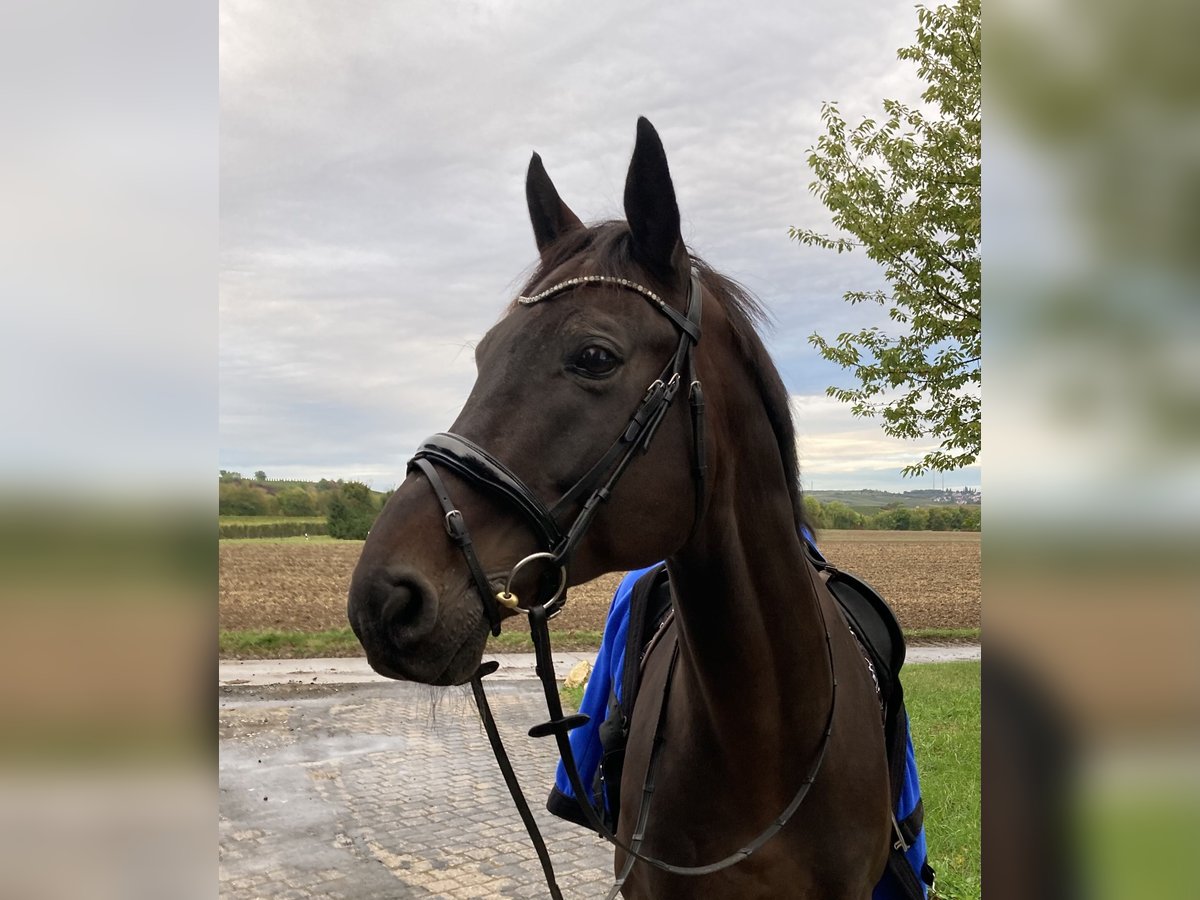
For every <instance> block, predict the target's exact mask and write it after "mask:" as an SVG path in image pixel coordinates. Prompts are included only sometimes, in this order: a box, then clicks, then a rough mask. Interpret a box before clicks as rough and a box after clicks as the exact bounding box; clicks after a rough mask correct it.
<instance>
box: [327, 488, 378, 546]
mask: <svg viewBox="0 0 1200 900" xmlns="http://www.w3.org/2000/svg"><path fill="white" fill-rule="evenodd" d="M378 514H379V510H378V509H377V508H376V507H375V500H374V497H373V496H372V495H371V489H370V488H369V487H367V486H366V485H365V484H362V483H360V482H357V481H348V482H346V483H345V484H343V485H342V486H341V487H340V488H339V489H338V491H337V492H336V494H334V496H333V498H332V499H331V500H330V501H329V517H328V523H329V533H330V534H331V535H332V536H333V537H335V538H341V539H343V540H352V541H361V540H363V539H364V538H366V536H367V532H368V531H370V530H371V526H372V525H373V524H375V517H376V516H377V515H378Z"/></svg>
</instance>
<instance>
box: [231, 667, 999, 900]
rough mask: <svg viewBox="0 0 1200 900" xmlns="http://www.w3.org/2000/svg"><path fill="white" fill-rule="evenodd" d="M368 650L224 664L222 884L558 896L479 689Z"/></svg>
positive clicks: (350, 897)
mask: <svg viewBox="0 0 1200 900" xmlns="http://www.w3.org/2000/svg"><path fill="white" fill-rule="evenodd" d="M916 649H917V648H913V649H912V650H910V657H909V658H910V660H913V661H915V660H914V652H915V650H916ZM925 649H932V648H925ZM943 649H945V648H943ZM951 649H953V650H954V651H955V652H954V654H953V655H954V656H958V657H962V656H965V657H966V658H979V650H978V648H977V647H976V648H951ZM943 655H944V654H943ZM576 656H577V657H578V658H581V659H582V658H590V656H591V654H577V655H572V654H556V663H557V669H558V671H559V674H560V675H561V674H563V673H565V672H566V671H567V669H568V668H569V666H570V664H572V663H573V662H574V661H576ZM503 662H504V663H505V665H504V668H503V669H502V671H507V672H508V676H507V677H508V679H509V680H507V681H505V680H503V679H502V678H501V677H500V676H501V673H497V675H495V676H493V677H492V679H489V682H491V683H492V684H491V687H490V689H489V697H490V698H491V702H492V705H493V707H494V708H495V712H496V718H497V719H498V721H499V722H500V727H501V731H502V733H503V735H504V738H505V742H506V744H507V746H508V748H509V752H510V754H511V755H512V758H513V763H514V766H515V768H516V770H517V774H518V777H519V778H520V779H521V783H522V785H524V787H525V789H526V791H527V793H528V795H529V797H530V803H531V805H532V806H533V807H534V812H535V815H536V816H537V818H538V821H539V823H540V824H541V826H542V829H543V834H544V835H545V837H546V842H547V844H548V845H549V846H550V848H551V853H552V856H553V859H554V862H555V868H556V870H557V871H558V874H559V881H560V884H561V885H562V887H563V891H564V894H565V895H566V896H567V897H589V898H590V897H598V896H603V894H604V892H605V890H606V889H607V887H608V885H609V884H610V883H611V877H612V876H611V864H612V854H611V851H610V850H609V849H608V847H607V846H606V845H605V844H603V843H602V842H601V841H600V840H599V839H598V838H596V837H594V836H592V835H591V834H590V833H589V832H587V831H585V830H584V829H582V828H579V827H577V826H574V825H570V824H568V823H566V822H562V821H560V820H558V819H555V818H553V817H552V816H550V815H549V813H546V812H545V811H544V809H543V808H542V801H543V800H544V798H545V792H546V791H547V790H548V788H549V786H550V784H551V783H552V779H553V771H554V764H555V754H554V751H553V748H552V746H551V745H550V744H548V743H547V742H545V741H534V740H532V739H530V738H528V737H526V736H525V730H526V729H527V728H528V727H529V726H530V725H531V724H533V723H535V722H540V721H542V719H544V718H545V710H544V707H543V706H542V702H543V701H542V700H541V696H540V692H539V687H538V684H537V682H536V681H534V680H532V677H531V676H532V669H531V667H530V668H529V669H528V670H527V669H526V667H525V666H526V662H527V660H525V659H523V658H520V657H508V656H506V657H504V658H503ZM347 664H349V665H347ZM360 665H361V661H355V660H288V661H279V662H278V663H275V664H273V665H267V666H263V665H262V664H261V663H255V664H243V665H230V664H228V663H222V664H221V667H220V674H219V678H220V680H221V682H222V683H221V685H220V687H219V689H218V690H219V697H220V717H219V719H220V752H221V759H220V778H219V782H220V851H219V853H220V884H221V888H220V895H221V897H223V898H228V900H257V898H278V900H302V898H310V897H311V898H317V897H321V898H325V897H328V898H334V900H338V898H345V900H374V898H379V900H384V898H386V900H405V898H430V897H437V898H468V897H496V898H517V897H544V896H546V889H545V885H544V883H543V881H542V875H541V869H540V867H539V866H538V864H537V859H536V857H535V856H534V854H533V851H532V849H531V848H530V847H529V845H528V841H527V838H526V835H525V831H524V829H523V828H522V826H521V822H520V819H519V818H518V816H517V813H516V811H515V810H514V809H513V807H512V802H511V800H510V798H509V796H508V792H507V791H506V789H505V787H504V782H503V780H502V778H501V777H500V774H499V772H498V771H497V769H496V766H495V762H494V760H493V759H492V755H491V751H490V749H489V748H488V744H487V738H486V736H485V735H484V734H483V731H482V729H481V727H480V725H479V722H478V719H477V718H476V715H475V709H474V703H473V701H472V699H471V696H470V692H469V691H468V690H467V689H465V688H463V689H458V688H450V689H434V688H428V687H423V686H420V685H413V684H405V683H400V682H393V681H387V680H385V679H382V678H380V677H379V676H376V675H373V674H369V673H368V671H366V670H363V669H360V668H358V667H359V666H360Z"/></svg>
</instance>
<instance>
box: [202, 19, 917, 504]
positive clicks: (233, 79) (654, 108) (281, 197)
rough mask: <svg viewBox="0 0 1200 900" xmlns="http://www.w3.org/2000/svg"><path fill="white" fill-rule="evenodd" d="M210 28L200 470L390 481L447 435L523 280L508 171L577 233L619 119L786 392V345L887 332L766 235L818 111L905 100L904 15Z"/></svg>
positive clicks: (599, 190) (800, 196) (276, 23)
mask: <svg viewBox="0 0 1200 900" xmlns="http://www.w3.org/2000/svg"><path fill="white" fill-rule="evenodd" d="M220 18H221V166H220V174H221V275H220V312H221V356H220V358H221V426H220V427H221V466H222V467H223V468H232V469H241V470H248V471H253V470H255V469H259V468H264V469H266V470H267V471H268V472H275V471H284V470H288V471H299V470H301V469H303V470H304V471H311V472H314V473H320V474H327V475H329V476H331V477H337V476H339V475H345V474H346V473H348V472H350V471H351V470H353V471H355V472H379V473H384V474H383V475H381V476H380V477H382V478H384V479H385V480H386V479H387V478H388V475H387V473H395V474H394V476H393V478H392V480H393V481H394V480H398V479H399V477H401V476H402V473H401V472H400V471H399V468H401V467H402V463H403V460H404V459H405V458H406V457H407V453H408V452H409V451H410V450H411V449H412V448H413V447H414V446H415V444H416V442H417V441H418V440H420V438H421V437H423V436H425V435H426V434H429V433H431V432H434V431H438V430H442V429H444V428H446V427H448V426H449V424H450V422H451V421H452V420H453V417H454V413H455V412H456V410H457V409H458V407H459V406H460V405H461V403H462V401H463V400H465V398H466V395H467V392H468V390H469V387H470V384H471V381H472V379H473V361H472V359H471V353H470V348H471V346H472V344H473V342H474V341H476V340H478V338H479V337H481V336H482V334H483V333H484V332H485V331H486V330H487V329H488V328H489V327H490V326H491V325H492V324H493V323H494V322H495V320H496V318H497V317H498V316H499V314H500V312H501V310H502V309H503V307H504V305H505V303H506V302H507V301H508V300H509V299H511V297H512V295H513V294H514V293H515V290H516V289H517V287H519V284H520V281H521V278H522V275H523V274H524V273H525V272H527V271H528V269H529V267H530V266H531V264H532V263H533V261H534V248H533V241H532V235H531V231H530V228H529V224H528V220H527V214H526V212H525V201H524V172H525V166H526V165H527V163H528V160H529V155H530V153H531V151H533V150H534V149H536V150H538V151H539V152H541V154H542V156H543V158H544V160H545V162H546V165H547V167H548V169H549V171H550V173H551V176H552V177H553V178H554V179H555V182H556V184H557V185H558V187H559V190H560V192H561V193H562V195H563V197H564V198H565V199H566V200H567V202H568V203H569V204H570V205H571V206H572V207H573V208H574V209H575V211H576V212H577V213H579V214H580V215H581V216H582V217H583V218H584V219H585V220H596V219H603V218H609V217H613V216H619V215H620V214H621V204H620V200H621V194H622V188H623V184H624V177H625V169H626V166H627V165H628V160H629V151H630V149H631V148H632V144H633V136H634V122H635V120H636V117H637V116H638V115H641V114H645V115H648V116H649V117H650V118H651V120H652V121H654V122H655V124H656V126H657V127H658V128H659V131H660V133H661V134H662V136H663V139H664V142H665V144H666V147H667V153H668V157H669V159H670V164H671V169H672V173H673V177H674V181H675V185H676V190H677V193H678V196H679V201H680V206H681V212H682V216H683V229H684V236H685V238H686V239H687V240H688V241H689V242H690V243H691V244H692V245H693V247H694V248H695V249H696V250H697V251H698V252H699V253H701V254H702V255H704V256H705V257H706V258H707V259H708V261H709V262H710V263H712V264H713V265H715V266H716V267H718V268H719V269H721V270H722V271H724V272H726V273H728V274H729V275H731V276H733V277H735V278H737V279H739V280H741V281H742V282H744V283H745V284H746V285H747V286H748V287H749V288H750V289H752V290H753V291H755V292H756V293H758V294H759V295H760V297H761V298H762V299H763V300H764V302H765V303H766V305H767V306H768V307H769V308H770V309H771V310H772V312H773V314H774V317H775V319H776V322H777V328H776V330H775V331H774V332H773V333H772V334H771V335H770V336H769V338H768V346H769V348H770V349H771V351H772V352H773V354H774V355H775V358H776V360H777V362H778V364H779V366H780V368H781V371H782V372H783V373H784V377H785V379H786V381H787V383H788V385H789V387H790V388H791V389H792V390H793V391H795V392H797V393H800V394H807V393H810V392H817V391H820V390H821V389H823V388H824V386H825V384H828V383H831V382H832V381H833V380H835V379H836V377H837V375H838V372H837V370H835V369H834V370H831V367H830V366H829V364H827V363H824V362H823V361H820V360H819V359H817V358H816V354H815V352H814V351H813V350H812V349H811V348H810V347H808V346H807V343H806V338H807V336H808V334H810V333H811V332H812V331H814V330H817V331H821V332H822V333H826V332H834V333H836V332H837V331H843V330H854V329H857V328H860V327H863V326H866V325H871V324H886V319H885V318H884V317H883V316H882V315H881V314H880V311H879V310H877V309H871V308H866V307H861V306H860V307H856V308H850V307H849V306H848V305H847V304H845V303H843V302H842V301H841V299H840V298H841V294H842V293H843V292H844V291H846V290H848V289H851V288H871V287H875V286H877V285H878V279H879V276H878V272H877V269H876V267H875V265H874V264H873V263H871V262H870V261H869V260H866V259H865V258H864V257H862V256H861V255H859V254H849V255H843V256H838V255H835V254H830V253H819V252H815V251H813V250H811V249H807V248H802V247H799V246H798V245H797V244H795V242H793V241H790V240H789V239H788V237H787V227H788V226H789V225H793V224H795V225H805V226H812V227H817V228H820V227H823V226H824V225H826V224H827V223H828V215H827V213H826V212H825V210H824V209H823V208H822V207H821V205H820V204H819V202H818V201H816V200H815V199H814V198H813V197H812V196H811V195H810V194H809V192H808V190H807V183H808V181H809V180H811V175H810V173H809V171H808V169H807V166H806V163H805V156H806V150H807V148H808V147H810V146H811V145H812V144H813V143H814V142H815V140H816V136H817V134H818V128H819V124H820V123H819V110H820V104H821V102H822V101H823V100H831V99H834V100H839V101H841V103H842V106H843V109H844V111H845V112H846V113H847V115H848V116H850V117H851V118H854V117H856V116H863V115H867V114H869V113H871V112H872V111H874V110H877V109H878V106H879V101H880V100H881V99H882V98H883V97H887V96H897V97H905V98H909V99H913V100H915V99H916V98H917V96H918V94H919V90H920V88H919V82H918V81H917V79H916V75H915V72H914V70H913V67H912V65H911V64H909V63H904V62H901V61H898V60H897V59H896V57H895V51H896V49H897V48H898V47H900V46H903V45H905V44H907V43H909V42H910V41H911V39H912V33H913V30H914V27H915V16H914V13H913V11H912V8H911V6H910V5H909V4H907V3H900V2H896V3H890V4H883V5H881V4H879V3H877V2H875V0H848V2H846V3H844V4H836V5H833V6H827V7H822V8H811V7H810V8H806V7H804V6H803V5H798V4H791V3H783V2H777V3H769V4H751V5H743V6H741V7H738V8H736V9H730V8H729V7H728V6H727V5H723V4H711V3H701V2H695V3H689V4H684V5H683V7H682V8H679V7H678V6H677V5H672V6H671V7H670V8H668V7H667V6H650V7H647V6H645V5H644V4H637V3H634V2H632V0H622V2H615V3H608V4H593V5H591V6H586V5H585V6H580V5H579V4H573V3H547V4H537V5H526V4H516V3H499V2H485V3H478V2H466V0H449V2H436V3H435V2H432V0H427V2H416V3H404V4H397V3H390V2H374V3H364V4H356V6H355V12H354V14H353V15H348V14H347V13H346V11H345V10H344V9H342V8H341V7H338V6H331V5H330V4H327V3H320V2H315V0H310V2H303V0H298V2H296V3H288V4H283V5H281V4H278V3H269V2H260V0H226V2H223V3H222V4H221V11H220ZM830 439H833V438H830ZM820 446H824V445H811V446H810V450H812V449H815V448H817V447H820ZM824 452H825V451H824V450H821V453H824ZM834 455H836V454H834ZM863 456H864V458H865V459H870V460H874V461H880V460H884V459H889V458H891V457H888V456H887V455H886V454H884V453H883V452H882V449H880V452H878V453H874V454H872V453H868V452H866V450H865V449H864V450H863Z"/></svg>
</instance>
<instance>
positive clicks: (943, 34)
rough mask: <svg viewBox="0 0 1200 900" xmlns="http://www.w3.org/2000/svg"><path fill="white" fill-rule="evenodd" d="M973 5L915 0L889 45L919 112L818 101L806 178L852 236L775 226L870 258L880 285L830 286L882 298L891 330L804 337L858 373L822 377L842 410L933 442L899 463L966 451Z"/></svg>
mask: <svg viewBox="0 0 1200 900" xmlns="http://www.w3.org/2000/svg"><path fill="white" fill-rule="evenodd" d="M979 5H980V0H959V2H958V3H957V4H956V5H954V6H939V7H937V9H932V10H931V9H927V8H925V7H919V8H918V13H917V18H918V26H917V35H916V38H917V42H916V45H915V46H912V47H906V48H903V49H901V50H899V51H898V54H897V55H898V56H899V57H900V58H901V59H905V60H910V61H912V62H915V63H916V64H917V72H918V74H919V75H920V77H921V78H922V79H923V80H924V81H925V82H926V83H927V85H928V87H927V88H926V90H925V91H924V93H922V95H921V97H922V99H923V100H924V101H925V102H926V104H929V106H930V107H932V110H931V111H930V112H928V113H927V112H925V111H923V110H921V109H913V108H910V107H908V106H905V105H904V104H902V103H900V102H898V101H896V100H884V101H883V110H884V120H883V122H882V124H880V123H878V122H876V121H875V120H873V119H865V120H863V121H862V122H861V123H859V124H858V125H857V126H856V127H854V128H849V127H848V126H847V123H846V121H845V119H844V118H842V115H841V114H840V113H839V112H838V109H837V106H836V105H835V104H833V103H826V104H824V105H823V106H822V109H821V119H822V122H823V124H824V127H825V133H824V135H822V136H821V137H820V138H819V139H818V141H817V146H816V147H815V148H813V149H811V150H810V151H809V157H808V164H809V167H810V168H811V169H812V171H813V173H814V174H815V176H816V180H815V181H814V182H813V183H812V184H811V185H810V186H809V187H810V189H811V190H812V191H813V193H814V194H816V195H817V196H818V197H819V198H820V199H821V201H822V202H823V203H824V204H825V206H826V207H827V208H828V209H829V211H830V212H831V213H832V216H833V222H834V224H835V225H836V226H837V227H838V228H840V229H842V230H843V231H845V232H848V233H849V234H851V235H853V238H848V237H831V236H828V235H824V234H820V233H817V232H815V231H810V230H807V229H800V228H792V229H790V232H789V233H790V234H791V236H792V237H793V238H795V239H796V240H797V241H799V242H800V243H802V244H805V245H808V246H815V247H821V248H824V249H828V250H836V251H837V252H838V253H843V252H846V251H849V250H851V249H853V248H855V247H861V248H862V249H863V250H864V252H865V253H866V254H867V256H868V257H870V258H871V259H873V260H875V261H876V262H878V263H879V264H880V265H881V266H882V267H883V271H884V275H885V277H886V279H887V282H888V290H886V291H883V290H875V291H858V290H851V291H847V292H846V293H845V294H844V295H843V297H844V299H845V300H846V301H847V302H848V303H851V304H858V303H867V302H870V303H877V304H879V305H880V306H883V307H885V308H887V311H888V316H889V318H890V319H891V320H892V321H893V322H895V323H896V324H897V325H898V326H899V327H900V331H899V333H898V334H897V335H896V336H891V335H889V334H886V333H884V331H883V330H882V329H880V328H878V327H871V328H864V329H862V330H861V331H859V332H857V333H842V334H839V335H838V336H837V338H836V339H834V340H832V341H831V340H829V339H827V338H825V337H821V336H820V335H817V334H813V335H811V336H810V337H809V341H810V342H811V343H812V344H813V346H815V347H816V348H817V349H818V350H819V351H820V353H821V355H822V356H823V357H824V358H825V359H827V360H830V361H831V362H835V363H837V364H838V365H840V366H841V367H842V368H844V369H848V370H850V371H851V372H853V373H854V375H855V377H856V378H857V380H858V386H857V387H849V388H841V387H829V388H828V389H827V390H826V393H827V394H829V396H831V397H836V398H837V399H838V400H841V401H843V402H845V403H850V404H851V405H852V409H853V412H854V414H855V415H856V416H865V417H872V418H874V417H879V418H881V419H882V426H883V430H884V432H885V433H887V434H889V435H891V436H893V437H900V438H910V439H911V438H919V437H926V436H929V437H935V438H938V439H939V440H940V441H941V445H940V447H939V448H938V449H936V450H932V451H930V452H929V453H926V454H925V455H924V456H923V457H922V458H921V459H920V460H918V461H916V462H914V463H912V464H910V465H907V466H905V467H904V469H903V473H904V474H905V475H921V474H924V473H925V472H928V471H930V470H933V471H953V470H955V469H960V468H962V467H963V466H967V465H970V464H971V463H973V462H974V461H975V460H976V458H977V457H978V456H979V449H980V404H979V398H980V394H979V390H980V312H981V304H980V290H979V288H980V257H979V236H980V49H979V48H980V13H979Z"/></svg>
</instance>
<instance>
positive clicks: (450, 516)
mask: <svg viewBox="0 0 1200 900" xmlns="http://www.w3.org/2000/svg"><path fill="white" fill-rule="evenodd" d="M411 465H413V466H416V467H417V468H419V469H420V470H421V471H422V472H423V473H424V475H425V477H426V478H428V479H429V486H430V487H432V488H433V492H434V494H435V495H437V498H438V503H440V504H441V505H442V511H443V512H444V513H445V514H446V515H445V519H444V521H445V524H446V534H448V535H450V540H452V541H453V542H454V544H455V546H456V547H458V549H459V550H461V551H462V555H463V558H464V559H465V560H466V561H467V571H469V572H470V573H471V580H472V581H473V582H474V583H475V590H476V591H478V592H479V599H480V602H482V603H483V608H484V610H485V611H486V612H487V617H488V622H489V623H490V624H491V626H492V634H493V635H496V634H499V633H500V604H499V602H497V600H496V594H495V592H494V591H493V590H492V586H491V584H490V583H489V582H488V579H487V575H485V574H484V571H483V566H481V565H480V564H479V557H478V556H476V555H475V545H474V543H472V541H471V532H470V531H469V530H468V529H467V523H466V522H465V521H464V520H463V514H462V513H461V512H459V511H458V509H457V508H456V507H455V506H454V501H453V500H451V499H450V493H449V491H447V490H446V483H445V482H444V481H442V478H441V476H440V475H438V473H437V469H435V468H434V467H433V464H432V463H430V462H429V461H428V460H427V459H424V458H415V459H413V461H412V463H411Z"/></svg>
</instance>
